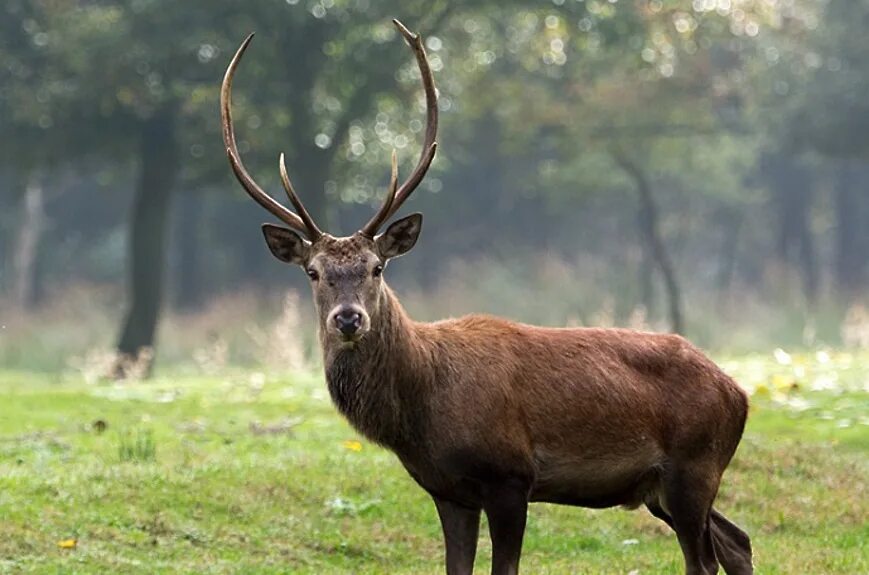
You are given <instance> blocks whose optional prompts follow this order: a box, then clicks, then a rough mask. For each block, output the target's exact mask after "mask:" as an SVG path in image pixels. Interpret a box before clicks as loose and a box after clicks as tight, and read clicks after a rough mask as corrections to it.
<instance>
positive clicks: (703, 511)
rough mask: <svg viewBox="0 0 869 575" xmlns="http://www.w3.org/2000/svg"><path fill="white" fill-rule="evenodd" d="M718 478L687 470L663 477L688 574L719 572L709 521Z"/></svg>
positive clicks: (671, 516) (677, 470) (698, 471)
mask: <svg viewBox="0 0 869 575" xmlns="http://www.w3.org/2000/svg"><path fill="white" fill-rule="evenodd" d="M718 478H719V477H718V475H717V474H713V476H712V477H710V475H709V474H708V473H704V472H702V471H700V470H696V469H685V468H681V469H680V468H674V469H671V470H669V472H668V473H666V474H665V477H664V478H663V479H664V503H665V507H666V512H667V513H666V514H667V515H669V517H670V519H671V521H672V524H671V525H672V527H673V530H674V531H675V532H676V537H677V538H678V539H679V546H680V547H681V548H682V554H683V555H684V556H685V572H686V574H687V575H715V574H716V573H718V560H717V559H716V556H715V546H714V544H713V541H712V530H711V528H710V518H709V511H710V509H711V508H712V501H713V500H714V499H715V494H716V492H717V490H718ZM653 513H654V511H653Z"/></svg>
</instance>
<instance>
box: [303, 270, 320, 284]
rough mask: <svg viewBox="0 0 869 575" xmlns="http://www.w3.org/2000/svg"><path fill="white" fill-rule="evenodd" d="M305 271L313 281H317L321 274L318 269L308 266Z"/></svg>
mask: <svg viewBox="0 0 869 575" xmlns="http://www.w3.org/2000/svg"><path fill="white" fill-rule="evenodd" d="M305 273H307V274H308V277H309V278H311V281H312V282H315V281H317V280H318V279H320V274H318V273H317V270H315V269H314V268H308V269H306V270H305Z"/></svg>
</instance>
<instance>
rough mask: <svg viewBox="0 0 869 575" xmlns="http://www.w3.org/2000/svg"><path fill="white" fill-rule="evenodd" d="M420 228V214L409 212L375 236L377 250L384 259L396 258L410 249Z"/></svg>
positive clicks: (414, 243)
mask: <svg viewBox="0 0 869 575" xmlns="http://www.w3.org/2000/svg"><path fill="white" fill-rule="evenodd" d="M421 230H422V214H410V215H409V216H407V217H406V218H401V219H400V220H398V221H396V222H393V223H392V225H390V226H389V227H388V228H386V231H385V232H383V233H382V234H380V235H379V236H377V237H376V238H375V239H374V241H375V242H376V243H377V251H378V252H379V253H380V257H382V258H384V259H389V258H397V257H398V256H400V255H404V254H406V253H407V252H409V251H410V248H412V247H413V246H414V245H416V240H417V238H419V232H420V231H421Z"/></svg>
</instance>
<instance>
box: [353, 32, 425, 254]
mask: <svg viewBox="0 0 869 575" xmlns="http://www.w3.org/2000/svg"><path fill="white" fill-rule="evenodd" d="M392 23H393V24H395V27H396V28H398V31H399V32H401V35H402V36H404V39H405V40H406V41H407V43H408V44H410V47H411V48H412V49H413V52H414V54H415V55H416V63H417V65H418V66H419V72H420V75H421V76H422V85H423V88H425V107H426V128H425V142H424V143H423V145H422V153H421V154H420V157H419V162H417V164H416V168H414V170H413V172H411V174H410V177H409V178H407V181H405V182H404V183H403V184H402V185H401V187H400V188H398V190H397V191H396V189H395V181H396V178H397V165H396V158H395V151H393V153H392V154H393V155H392V162H393V182H392V183H391V185H390V192H389V193H388V194H387V196H386V198H385V199H384V202H383V205H382V206H381V208H380V210H378V212H377V214H375V216H374V217H373V218H371V221H369V222H368V223H367V224H365V226H364V227H363V228H362V229H361V230H360V231H359V233H361V234H362V235H364V236H367V237H370V238H373V237H374V235H375V234H376V233H377V230H378V229H380V226H382V225H383V223H384V222H385V221H386V220H388V219H389V218H390V217H392V215H393V214H395V212H397V211H398V209H399V208H400V207H401V205H402V204H403V203H404V202H405V200H407V198H408V197H409V196H410V194H412V193H413V191H414V190H415V189H416V187H417V186H418V185H419V183H420V182H421V181H422V179H423V178H424V177H425V174H426V172H427V171H428V168H429V166H430V165H431V162H432V160H433V159H434V155H435V151H436V150H437V142H436V141H435V139H436V138H437V132H438V97H437V91H436V90H435V85H434V78H433V77H432V73H431V67H430V66H429V64H428V59H427V58H426V55H425V48H424V47H423V45H422V38H421V37H420V36H419V34H414V33H413V32H411V31H410V30H408V29H407V28H406V27H405V26H404V24H402V23H401V22H399V21H398V20H393V21H392Z"/></svg>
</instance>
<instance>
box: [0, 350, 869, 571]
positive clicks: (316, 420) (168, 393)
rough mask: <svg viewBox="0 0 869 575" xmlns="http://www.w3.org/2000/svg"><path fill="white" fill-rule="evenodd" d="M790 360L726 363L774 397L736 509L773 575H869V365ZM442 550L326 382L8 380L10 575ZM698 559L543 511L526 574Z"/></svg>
mask: <svg viewBox="0 0 869 575" xmlns="http://www.w3.org/2000/svg"><path fill="white" fill-rule="evenodd" d="M785 355H786V354H785ZM785 355H782V354H777V355H776V356H772V355H769V356H753V357H737V358H731V359H726V360H725V361H723V364H724V365H725V366H726V368H727V369H729V370H730V371H732V372H733V373H734V374H735V375H737V377H738V378H739V379H740V380H741V381H743V380H744V381H746V383H747V385H748V386H749V387H750V388H752V389H753V390H754V395H755V399H754V402H753V410H752V415H751V418H750V422H749V426H748V429H747V430H746V434H745V439H744V440H743V443H742V445H741V447H740V449H739V452H738V453H737V456H736V458H735V460H734V462H733V464H732V465H731V467H730V469H729V471H728V472H727V474H726V475H725V480H724V485H723V488H722V491H721V493H720V495H719V500H718V504H717V507H718V508H719V509H721V510H722V511H723V512H724V513H725V514H727V515H728V516H729V517H730V518H731V519H733V520H734V521H735V522H737V523H738V524H740V525H742V526H743V527H744V528H745V529H746V530H747V531H749V533H750V534H751V535H752V538H753V542H754V547H755V554H756V564H757V568H758V569H757V570H758V573H761V574H777V573H781V574H784V573H824V574H837V573H841V574H849V575H851V574H856V573H869V543H867V542H869V527H867V517H869V503H867V501H869V497H867V493H866V477H869V464H867V458H869V409H867V408H869V393H867V389H869V355H867V354H863V355H862V356H856V355H849V354H811V355H805V356H794V357H791V356H787V357H785ZM484 532H485V526H484ZM441 553H442V548H441V535H440V527H439V524H438V522H437V518H436V514H435V511H434V507H433V505H432V504H431V503H430V502H429V500H428V498H427V496H426V495H425V494H424V493H423V492H422V491H421V490H420V489H419V488H418V487H417V486H416V485H415V484H414V483H413V481H412V480H411V479H410V478H409V477H408V476H407V474H406V473H405V472H404V470H403V469H402V468H401V466H400V464H399V463H398V462H397V460H396V459H395V458H394V457H393V456H392V455H391V454H389V453H388V452H386V451H383V450H381V449H379V448H377V447H375V446H373V445H371V444H370V443H367V442H366V441H364V440H362V439H361V438H359V437H358V436H357V435H356V434H355V433H354V432H353V431H352V430H351V429H350V428H349V427H348V426H347V424H346V423H344V422H343V421H342V420H341V418H340V417H339V416H338V415H337V413H336V412H335V411H334V409H333V408H332V406H331V405H330V403H329V400H328V397H327V395H326V391H325V387H324V385H323V383H322V381H321V380H320V378H319V377H318V376H312V375H293V376H274V375H263V374H256V373H248V372H241V371H238V372H232V371H230V372H228V373H224V374H222V375H220V376H192V375H183V376H182V375H178V376H174V375H172V374H165V375H161V376H160V377H158V378H157V379H155V380H154V381H150V382H146V383H126V384H121V385H115V384H91V385H89V384H85V383H84V382H83V381H82V380H81V379H80V378H78V377H77V376H72V375H66V376H60V375H45V374H32V373H18V372H10V371H5V372H3V371H0V573H64V574H66V573H149V574H150V573H263V574H265V573H311V574H314V573H317V574H324V573H372V574H373V573H441V572H442V566H441V561H442V560H441ZM479 555H480V556H479V558H478V567H477V570H478V572H480V573H483V572H487V571H488V567H489V558H490V556H491V547H490V545H489V543H488V540H487V538H486V537H483V538H482V539H481V543H480V554H479ZM681 561H682V559H681V555H680V553H679V550H678V546H677V544H676V539H675V537H674V536H673V535H672V534H671V533H670V532H669V531H668V529H667V528H666V527H665V526H663V524H661V523H660V522H658V521H656V520H655V519H653V518H651V517H650V516H648V514H647V513H645V512H644V511H642V510H636V511H626V510H621V509H611V510H603V511H591V510H584V509H576V508H568V507H557V506H546V505H534V506H532V509H531V513H530V519H529V527H528V531H527V534H526V542H525V548H524V555H523V571H524V572H525V573H552V574H563V573H589V574H591V573H621V574H627V573H637V574H643V575H646V574H665V573H666V574H670V573H679V572H681Z"/></svg>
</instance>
